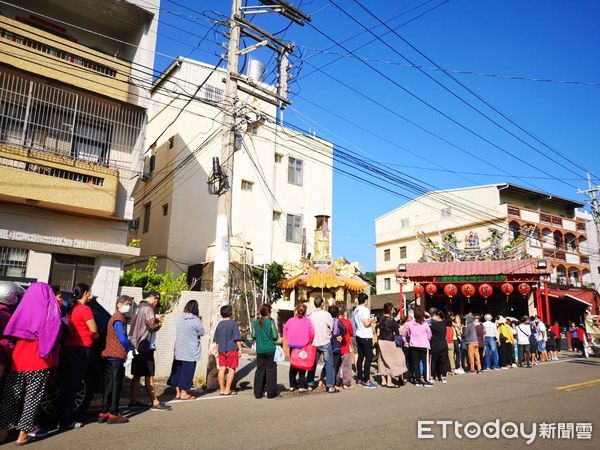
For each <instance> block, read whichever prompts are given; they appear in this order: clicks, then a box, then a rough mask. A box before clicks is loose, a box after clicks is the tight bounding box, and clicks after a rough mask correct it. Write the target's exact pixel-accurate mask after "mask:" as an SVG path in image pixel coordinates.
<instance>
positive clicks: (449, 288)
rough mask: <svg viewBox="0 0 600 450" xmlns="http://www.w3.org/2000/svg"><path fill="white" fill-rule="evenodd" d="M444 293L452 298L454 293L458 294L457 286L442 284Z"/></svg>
mask: <svg viewBox="0 0 600 450" xmlns="http://www.w3.org/2000/svg"><path fill="white" fill-rule="evenodd" d="M444 294H446V295H447V296H448V297H450V298H452V297H454V296H455V295H456V294H458V288H457V287H456V285H454V284H447V285H446V286H444Z"/></svg>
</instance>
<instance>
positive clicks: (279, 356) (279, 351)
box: [273, 345, 285, 363]
mask: <svg viewBox="0 0 600 450" xmlns="http://www.w3.org/2000/svg"><path fill="white" fill-rule="evenodd" d="M273 361H275V362H276V363H280V362H283V361H285V354H284V353H283V348H281V345H276V346H275V356H274V357H273Z"/></svg>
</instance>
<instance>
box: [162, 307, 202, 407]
mask: <svg viewBox="0 0 600 450" xmlns="http://www.w3.org/2000/svg"><path fill="white" fill-rule="evenodd" d="M199 315H200V314H199V311H198V302H197V301H196V300H190V301H189V302H187V304H186V305H185V308H183V314H182V315H181V316H179V318H178V319H177V324H176V329H177V331H176V335H175V359H174V360H173V367H172V369H171V376H170V377H169V380H168V381H167V384H168V385H169V386H173V387H174V388H175V391H176V394H175V398H176V399H180V400H193V399H195V398H196V397H194V396H193V395H191V394H190V393H189V392H188V391H189V390H190V389H191V388H192V384H193V382H194V373H195V372H196V363H197V362H198V361H199V360H200V338H202V336H204V327H203V326H202V322H201V321H200V317H199Z"/></svg>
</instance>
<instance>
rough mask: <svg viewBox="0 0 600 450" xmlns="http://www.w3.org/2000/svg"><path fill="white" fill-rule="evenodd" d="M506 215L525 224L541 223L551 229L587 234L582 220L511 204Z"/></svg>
mask: <svg viewBox="0 0 600 450" xmlns="http://www.w3.org/2000/svg"><path fill="white" fill-rule="evenodd" d="M506 214H507V215H508V216H509V217H515V218H518V219H521V220H523V221H525V222H530V223H539V224H542V225H549V226H550V227H554V228H561V229H564V230H566V232H571V233H572V232H576V231H577V232H580V233H585V232H586V227H585V222H582V221H580V220H581V219H569V218H564V217H561V216H554V215H552V214H549V213H544V212H540V211H535V210H530V209H526V208H520V207H518V206H514V205H510V204H506Z"/></svg>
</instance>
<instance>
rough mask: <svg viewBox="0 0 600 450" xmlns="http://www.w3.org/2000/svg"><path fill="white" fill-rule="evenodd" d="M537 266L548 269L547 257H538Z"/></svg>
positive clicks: (540, 268) (539, 268)
mask: <svg viewBox="0 0 600 450" xmlns="http://www.w3.org/2000/svg"><path fill="white" fill-rule="evenodd" d="M537 268H538V270H543V269H547V268H548V261H546V260H545V259H538V262H537Z"/></svg>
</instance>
